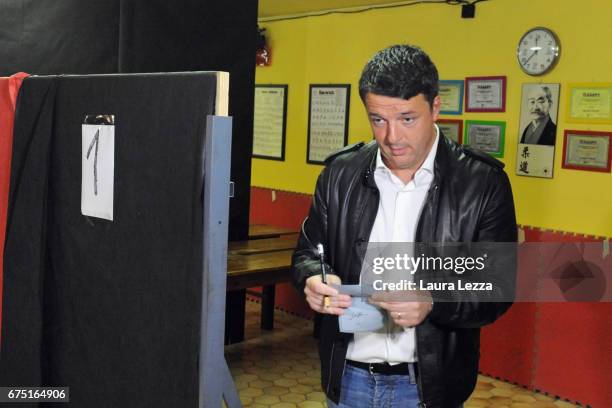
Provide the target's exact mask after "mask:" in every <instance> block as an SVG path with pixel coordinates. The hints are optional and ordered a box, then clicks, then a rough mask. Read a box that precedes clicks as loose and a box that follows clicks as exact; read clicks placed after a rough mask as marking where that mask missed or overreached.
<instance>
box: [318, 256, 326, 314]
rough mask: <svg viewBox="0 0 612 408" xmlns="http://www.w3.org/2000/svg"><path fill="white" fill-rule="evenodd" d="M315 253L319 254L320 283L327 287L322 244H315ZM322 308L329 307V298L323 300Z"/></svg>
mask: <svg viewBox="0 0 612 408" xmlns="http://www.w3.org/2000/svg"><path fill="white" fill-rule="evenodd" d="M317 252H318V253H319V261H320V262H321V281H322V282H323V283H324V284H326V285H327V269H326V265H325V250H324V249H323V244H317ZM323 306H325V307H329V297H328V296H325V297H324V298H323Z"/></svg>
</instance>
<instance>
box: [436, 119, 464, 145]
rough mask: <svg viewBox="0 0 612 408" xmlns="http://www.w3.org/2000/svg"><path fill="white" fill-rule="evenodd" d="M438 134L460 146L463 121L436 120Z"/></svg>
mask: <svg viewBox="0 0 612 408" xmlns="http://www.w3.org/2000/svg"><path fill="white" fill-rule="evenodd" d="M436 123H437V124H438V128H440V132H442V134H444V136H446V137H447V138H449V139H450V140H454V141H455V142H457V143H459V144H461V143H462V141H463V121H462V120H458V119H438V121H437V122H436Z"/></svg>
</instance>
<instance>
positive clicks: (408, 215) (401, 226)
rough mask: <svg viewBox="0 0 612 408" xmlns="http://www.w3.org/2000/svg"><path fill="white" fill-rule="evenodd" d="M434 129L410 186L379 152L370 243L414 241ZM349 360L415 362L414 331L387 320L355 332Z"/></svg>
mask: <svg viewBox="0 0 612 408" xmlns="http://www.w3.org/2000/svg"><path fill="white" fill-rule="evenodd" d="M434 126H435V128H436V139H435V140H434V143H433V145H432V147H431V150H430V151H429V153H428V155H427V157H426V158H425V161H424V162H423V164H422V165H421V167H420V168H419V169H418V170H417V171H416V172H415V173H414V177H413V178H412V180H410V181H409V182H408V183H407V184H404V182H403V181H402V180H400V179H399V177H397V176H396V175H395V174H393V172H392V171H391V170H390V169H389V168H388V167H387V166H386V165H385V163H384V162H383V160H382V157H381V154H380V148H379V149H378V152H377V153H376V170H375V172H374V180H375V181H376V186H377V187H378V190H379V191H380V202H379V204H378V212H377V213H376V219H375V221H374V227H373V228H372V232H371V233H370V240H369V242H414V238H415V234H416V228H417V223H418V221H419V217H420V215H421V210H422V209H423V204H424V203H425V198H426V196H427V191H428V190H429V187H430V186H431V183H432V181H433V178H434V160H435V158H436V151H437V147H438V140H439V138H440V130H439V129H438V126H437V125H434ZM406 279H409V277H408V276H407V277H406ZM346 358H347V359H349V360H354V361H361V362H364V363H381V362H385V361H386V362H389V363H390V364H399V363H402V362H414V361H416V360H417V358H416V338H415V332H414V328H402V327H400V326H397V325H395V324H394V323H393V320H392V319H388V324H387V325H386V327H384V328H382V329H381V330H379V331H376V332H361V333H355V336H354V338H353V341H351V342H350V343H349V346H348V351H347V355H346Z"/></svg>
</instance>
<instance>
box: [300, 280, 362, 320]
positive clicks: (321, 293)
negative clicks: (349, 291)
mask: <svg viewBox="0 0 612 408" xmlns="http://www.w3.org/2000/svg"><path fill="white" fill-rule="evenodd" d="M341 282H342V281H341V280H340V278H339V277H338V276H337V275H327V283H328V284H331V283H334V284H340V283H341ZM304 293H305V294H306V301H307V302H308V305H309V306H310V308H311V309H312V310H314V311H315V312H319V313H327V314H334V315H341V314H343V313H344V310H345V309H346V308H347V307H349V306H350V305H351V297H350V296H349V295H342V294H340V293H338V291H337V290H336V289H334V288H332V287H331V286H329V285H326V284H325V283H323V282H322V279H321V275H314V276H311V277H310V278H308V279H306V287H305V288H304ZM326 297H327V298H328V300H327V306H326V302H325V298H326Z"/></svg>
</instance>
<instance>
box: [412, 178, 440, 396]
mask: <svg viewBox="0 0 612 408" xmlns="http://www.w3.org/2000/svg"><path fill="white" fill-rule="evenodd" d="M430 193H431V189H430V190H429V191H428V192H427V197H426V198H425V203H426V205H427V211H428V213H429V214H428V215H429V219H432V217H433V214H432V210H433V203H434V202H435V200H436V199H437V194H438V184H437V183H436V184H434V186H433V194H434V195H433V197H432V199H431V202H430V200H429V197H430ZM422 220H423V217H422V216H421V218H420V219H419V224H418V225H417V231H416V236H415V241H416V240H417V239H420V238H421V235H422V233H421V232H422V228H423V225H422ZM415 278H416V275H415ZM416 330H418V329H415V340H416V341H415V342H414V348H415V351H416V355H417V360H418V361H420V360H421V358H420V357H419V341H418V338H416ZM417 391H418V392H419V400H420V402H419V404H418V407H419V408H427V404H426V403H425V402H424V401H423V381H422V380H421V371H420V370H419V374H418V375H417Z"/></svg>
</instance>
